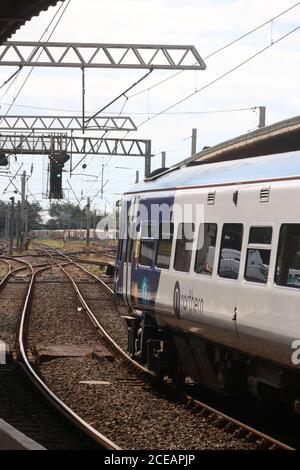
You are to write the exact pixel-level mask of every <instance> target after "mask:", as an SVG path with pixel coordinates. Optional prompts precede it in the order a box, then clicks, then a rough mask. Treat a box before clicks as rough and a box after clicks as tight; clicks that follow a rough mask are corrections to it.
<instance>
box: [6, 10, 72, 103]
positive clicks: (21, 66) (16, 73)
mask: <svg viewBox="0 0 300 470" xmlns="http://www.w3.org/2000/svg"><path fill="white" fill-rule="evenodd" d="M62 7H63V3H61V5H60V6H59V8H58V10H57V11H56V12H55V14H54V16H53V18H52V19H51V21H50V23H49V24H48V26H47V27H46V29H45V31H44V32H43V34H42V35H41V37H40V39H39V40H38V44H37V46H36V47H35V48H34V50H33V51H32V53H31V54H30V56H29V58H30V57H33V56H34V54H35V51H36V50H37V47H38V45H39V43H40V42H41V40H42V39H43V37H44V36H45V34H46V33H47V31H48V29H49V28H50V26H51V24H52V23H53V21H54V20H55V18H56V16H57V15H58V14H59V12H60V10H61V9H62ZM23 67H24V66H23V65H20V66H19V68H18V69H17V70H16V71H15V72H14V73H13V74H12V75H11V76H10V77H9V78H8V79H7V80H5V82H3V83H2V85H1V86H0V90H1V89H2V88H3V87H4V86H5V85H6V84H7V83H9V82H10V81H11V80H12V79H13V78H14V77H15V79H14V81H13V82H12V83H11V84H10V86H9V87H8V88H7V90H6V91H5V92H4V94H3V95H2V96H1V98H0V101H2V100H3V98H4V96H5V95H6V94H7V93H8V91H9V90H10V88H11V87H12V85H13V84H14V82H15V81H16V79H17V76H18V75H19V73H20V72H21V70H22V69H23Z"/></svg>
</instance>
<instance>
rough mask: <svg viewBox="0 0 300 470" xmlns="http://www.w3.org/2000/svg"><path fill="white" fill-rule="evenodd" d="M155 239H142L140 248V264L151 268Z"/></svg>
mask: <svg viewBox="0 0 300 470" xmlns="http://www.w3.org/2000/svg"><path fill="white" fill-rule="evenodd" d="M153 248H154V241H153V240H142V241H141V249H140V265H142V266H146V267H148V268H150V267H151V266H152V259H153Z"/></svg>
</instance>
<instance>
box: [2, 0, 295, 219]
mask: <svg viewBox="0 0 300 470" xmlns="http://www.w3.org/2000/svg"><path fill="white" fill-rule="evenodd" d="M295 3H296V1H295V0H291V1H289V0H185V1H179V0H85V1H84V2H83V1H82V0H71V2H70V5H69V6H68V8H67V10H66V12H65V14H64V16H63V17H62V19H61V21H60V23H59V25H58V27H57V29H56V30H55V32H54V34H53V36H52V37H51V41H57V42H93V43H103V42H104V43H110V42H111V43H139V44H184V45H185V44H189V45H194V46H195V47H196V48H197V50H198V52H199V53H200V55H201V56H202V57H203V58H206V57H207V56H208V55H210V54H211V53H212V52H214V51H215V50H217V49H219V48H220V47H222V46H224V45H225V44H227V43H228V42H230V41H232V40H234V39H235V38H237V37H239V36H240V35H242V34H244V33H246V32H248V31H249V30H251V29H253V28H255V27H256V26H258V25H259V24H261V23H263V22H265V21H268V20H269V19H271V18H272V17H274V16H276V15H277V14H279V13H280V12H281V11H283V10H285V9H287V8H288V7H289V6H292V5H293V4H295ZM59 6H60V3H59V4H58V5H57V6H56V7H51V8H49V10H48V11H47V12H42V13H41V14H40V15H39V16H38V17H35V18H33V19H32V20H31V21H30V22H27V23H26V25H24V26H23V27H21V28H20V30H19V31H17V33H16V34H15V35H14V36H13V37H12V38H11V39H12V40H15V41H38V40H39V39H40V37H41V35H42V34H43V33H44V32H45V29H46V27H47V25H48V24H49V22H50V21H51V19H52V18H53V15H54V14H55V12H56V11H57V9H58V8H59ZM299 25H300V5H299V6H298V7H296V8H294V9H293V10H291V11H290V12H288V13H287V14H285V15H283V16H281V17H280V18H278V19H277V20H275V21H274V22H273V23H272V24H268V25H266V26H265V27H264V28H262V29H260V30H259V31H257V32H255V33H254V34H251V35H249V36H247V37H246V38H244V39H243V40H240V41H238V42H237V43H236V44H234V45H233V46H231V47H228V48H227V49H225V50H224V51H222V52H220V53H218V54H215V55H213V56H212V57H210V58H207V59H206V60H205V62H206V65H207V69H206V70H205V71H197V72H195V71H185V72H183V73H181V74H178V75H176V76H175V77H174V78H172V79H170V80H168V81H166V82H164V83H163V84H161V85H160V86H157V87H155V88H153V89H151V90H148V89H149V88H150V87H152V86H153V85H154V84H156V83H158V82H160V81H161V80H164V79H166V78H168V77H170V76H171V75H173V74H174V72H173V71H159V70H155V71H153V72H152V73H151V75H150V76H149V77H148V78H147V79H146V80H144V81H143V82H142V83H141V84H140V85H138V86H137V87H136V88H134V89H133V90H132V92H131V93H129V94H128V96H129V97H130V98H129V99H128V100H127V101H126V103H125V99H124V98H122V99H120V100H119V101H117V102H116V103H115V104H114V105H112V106H111V107H110V108H109V109H108V110H106V112H105V113H108V112H111V113H115V114H116V115H118V113H119V112H120V111H121V109H122V108H123V106H124V109H123V113H125V114H126V115H130V116H131V117H132V119H133V120H134V122H135V123H136V124H137V125H138V126H139V129H138V131H137V132H132V133H130V134H129V135H128V136H127V137H128V138H130V137H131V138H141V139H151V141H152V153H153V154H154V155H155V156H154V157H153V158H152V169H155V168H158V167H160V162H161V157H160V155H161V152H162V151H166V152H167V166H168V165H173V164H175V163H177V162H179V161H181V160H183V159H185V158H187V157H188V156H189V155H190V153H191V134H192V128H197V131H198V141H197V150H201V149H202V148H203V147H204V146H212V145H215V144H218V143H220V142H222V141H224V140H227V139H229V138H232V137H235V136H238V135H241V134H244V133H247V132H249V131H251V130H254V129H256V128H257V125H258V113H257V110H253V109H252V108H255V107H258V106H266V108H267V124H272V123H274V122H276V121H280V120H283V119H286V118H289V117H292V116H295V115H298V114H299V110H298V108H299V94H300V91H299V72H300V61H299V55H298V47H297V44H298V43H299V37H300V30H298V31H296V32H295V33H293V34H291V35H290V36H288V37H287V38H285V39H284V40H283V41H280V42H279V43H278V44H274V45H273V46H272V47H271V48H269V49H268V50H267V51H265V52H264V53H262V54H260V55H259V56H258V57H256V58H255V59H254V60H251V61H250V62H249V63H247V64H245V65H244V66H242V67H240V68H239V69H238V70H236V71H234V72H233V73H230V74H229V75H228V76H226V77H225V78H223V79H222V80H219V81H218V82H216V83H214V84H212V85H211V86H209V87H207V88H205V89H204V90H202V91H199V92H198V93H197V94H195V95H194V96H192V97H191V98H190V99H188V100H185V101H184V102H183V103H181V104H180V105H177V106H175V107H174V108H172V110H170V112H169V113H165V114H161V115H159V116H157V117H155V118H153V119H149V118H152V117H153V115H154V114H155V113H158V112H160V111H162V110H164V109H166V108H167V107H169V106H171V105H173V104H174V103H176V102H178V101H179V100H181V99H183V98H184V97H186V96H187V95H190V94H192V93H194V92H195V91H196V90H199V89H201V88H202V87H204V86H205V85H206V84H209V83H210V82H211V81H213V80H215V79H216V78H217V77H218V76H220V75H222V74H224V73H225V72H226V71H227V70H230V69H231V68H233V67H235V66H236V65H238V64H239V63H241V62H243V61H244V60H245V59H247V58H248V57H250V56H252V55H253V54H255V53H256V52H258V51H259V50H260V49H263V48H264V47H266V46H268V45H270V44H271V43H272V42H274V41H276V40H277V39H278V38H279V37H281V36H282V35H284V34H286V33H288V32H289V31H291V30H292V29H294V28H295V27H297V26H299ZM47 37H48V36H47V34H46V35H45V36H44V37H43V39H44V40H46V39H47ZM15 70H16V69H15V68H12V67H4V66H2V67H1V63H0V86H1V84H2V83H3V82H4V81H5V80H6V79H7V78H8V77H9V76H10V75H11V74H12V73H13V72H14V71H15ZM27 73H28V69H26V68H25V69H23V70H22V72H21V73H20V74H19V75H18V78H17V80H16V81H15V83H14V84H13V86H12V87H11V88H10V89H9V90H8V91H7V87H5V86H4V87H2V88H1V89H0V106H1V113H3V114H5V113H6V111H7V109H8V105H9V104H10V103H11V102H12V100H13V99H14V97H15V96H16V94H17V92H18V90H19V88H20V86H21V85H22V82H23V80H24V78H25V77H26V75H27ZM144 73H145V71H143V70H126V69H122V70H113V69H93V70H91V69H88V70H86V108H87V110H88V111H90V112H96V111H97V110H99V109H100V108H101V107H102V106H105V105H106V104H107V103H109V102H110V101H111V100H112V99H114V98H115V97H117V96H118V95H119V94H120V93H122V92H123V91H124V90H125V89H126V88H128V87H129V86H130V85H131V84H133V83H134V82H135V81H136V80H138V79H139V78H140V77H142V76H143V75H144ZM143 90H145V91H144V92H143V93H141V94H139V95H137V96H131V95H133V94H135V93H137V92H139V91H143ZM26 106H29V107H26ZM39 108H50V109H51V110H50V111H45V110H42V109H39ZM241 108H251V109H247V110H243V111H234V112H228V110H234V109H241ZM60 110H66V111H67V112H63V111H60ZM80 110H81V71H80V69H64V68H39V67H36V68H35V69H34V70H33V72H32V74H31V75H30V78H29V79H28V81H27V82H26V84H25V86H24V88H23V90H22V92H21V93H20V95H19V97H18V98H17V100H16V101H15V103H14V106H13V107H12V108H11V110H10V112H9V113H10V114H13V115H16V114H18V115H22V114H25V115H33V114H36V115H38V114H52V115H63V114H76V115H80ZM71 111H73V113H71ZM212 111H224V112H216V113H215V112H212ZM153 113H154V114H153ZM170 113H172V114H170ZM122 136H123V137H124V134H121V133H115V132H114V133H113V134H112V133H111V134H110V137H122ZM74 158H75V160H74V161H76V157H74ZM47 160H48V158H47V156H24V157H22V156H18V157H17V161H15V159H14V158H11V162H10V172H11V173H12V174H15V172H16V171H17V170H18V168H19V166H20V165H21V164H22V163H23V166H22V171H23V170H26V171H27V173H28V174H29V173H30V169H31V165H32V164H33V172H32V176H31V177H30V178H29V180H28V185H29V190H30V193H31V194H29V200H31V201H34V200H39V201H40V202H41V203H42V205H43V207H44V208H47V207H48V206H49V201H48V200H47V199H46V197H45V193H46V189H47V165H48V162H47ZM85 163H86V165H87V167H86V169H85V170H83V169H82V168H81V167H79V168H80V170H79V172H80V175H76V174H74V175H72V176H70V174H68V173H67V172H66V173H65V174H64V179H63V187H64V188H66V191H65V195H66V197H67V198H69V200H71V201H72V202H76V199H75V196H74V194H73V193H72V191H71V190H70V187H69V183H70V185H71V186H72V188H73V190H74V192H75V194H76V197H77V198H78V199H81V198H82V201H81V204H82V206H84V204H85V201H86V198H87V197H88V196H90V197H91V198H92V205H93V207H94V208H96V209H97V210H102V211H103V210H104V208H105V207H106V208H107V209H109V208H111V207H113V206H114V204H115V202H116V200H118V199H120V197H121V194H122V193H123V192H125V191H126V190H127V189H128V188H129V187H130V186H131V185H132V184H134V182H135V174H136V170H139V171H140V175H143V173H144V161H143V159H142V158H138V157H131V158H128V157H115V156H114V157H112V158H111V157H101V156H93V157H92V156H87V157H86V160H85ZM102 164H104V182H106V181H108V182H107V184H106V185H105V188H104V196H103V199H101V197H100V194H99V195H98V196H97V197H95V195H96V194H97V192H98V191H99V189H100V187H101V168H102ZM119 167H122V168H119ZM66 169H68V166H66ZM75 173H77V171H75ZM68 181H69V183H68ZM7 184H8V178H7V176H1V174H0V198H1V199H4V200H7V199H8V198H9V197H10V196H12V192H11V189H12V188H11V187H9V189H8V191H6V193H5V194H2V192H3V190H4V189H5V187H6V186H7ZM15 184H16V185H17V186H18V187H20V177H19V176H17V177H16V180H15ZM32 195H33V196H32Z"/></svg>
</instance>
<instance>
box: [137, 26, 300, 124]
mask: <svg viewBox="0 0 300 470" xmlns="http://www.w3.org/2000/svg"><path fill="white" fill-rule="evenodd" d="M298 29H300V25H299V26H297V27H296V28H294V29H292V30H291V31H289V32H288V33H286V34H284V35H283V36H281V37H280V38H278V39H276V41H273V43H272V44H269V45H268V46H266V47H264V48H263V49H260V50H259V51H258V52H256V53H255V54H253V55H252V56H250V57H248V58H247V59H246V60H244V61H243V62H241V63H239V64H238V65H236V66H235V67H233V68H231V69H229V70H227V72H225V73H223V74H222V75H219V76H218V77H217V78H215V79H214V80H212V81H211V82H209V83H207V84H206V85H204V86H203V87H201V88H199V90H196V91H194V92H193V93H191V94H189V95H187V96H185V97H184V98H182V99H181V100H179V101H177V102H176V103H174V104H172V105H171V106H168V107H167V108H165V109H163V110H162V111H160V112H159V113H156V114H154V116H152V117H150V118H149V119H146V120H145V121H143V122H141V123H140V124H138V126H137V127H138V128H140V127H141V126H143V125H144V124H146V123H147V122H149V121H151V120H152V119H154V118H156V117H157V116H160V115H161V114H164V113H165V112H166V111H169V110H170V109H173V108H175V106H177V105H179V104H181V103H183V102H184V101H186V100H188V99H189V98H191V97H192V96H195V95H197V94H198V93H200V91H203V90H205V89H206V88H208V87H210V86H211V85H214V84H215V83H217V82H219V81H220V80H222V79H223V78H225V77H227V76H228V75H230V74H231V73H233V72H235V71H236V70H237V69H239V68H240V67H242V66H243V65H245V64H247V63H248V62H250V61H251V60H253V59H255V58H256V57H257V56H259V55H260V54H262V53H263V52H265V51H267V50H268V49H270V48H271V47H272V46H274V45H275V44H277V43H279V42H280V41H282V40H283V39H285V38H287V37H288V36H290V35H291V34H293V33H294V32H296V31H297V30H298Z"/></svg>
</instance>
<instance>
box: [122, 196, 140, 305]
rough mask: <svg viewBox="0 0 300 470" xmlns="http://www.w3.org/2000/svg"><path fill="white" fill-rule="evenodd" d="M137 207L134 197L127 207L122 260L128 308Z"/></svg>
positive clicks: (130, 292)
mask: <svg viewBox="0 0 300 470" xmlns="http://www.w3.org/2000/svg"><path fill="white" fill-rule="evenodd" d="M138 206H139V198H138V197H135V198H134V199H133V201H132V202H131V204H130V206H129V207H128V230H127V238H126V250H125V260H124V277H125V296H126V304H127V306H128V307H130V308H131V307H132V306H133V302H132V298H133V297H132V295H133V294H132V269H133V266H132V264H133V260H134V256H133V254H134V247H135V238H136V217H137V212H138Z"/></svg>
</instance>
